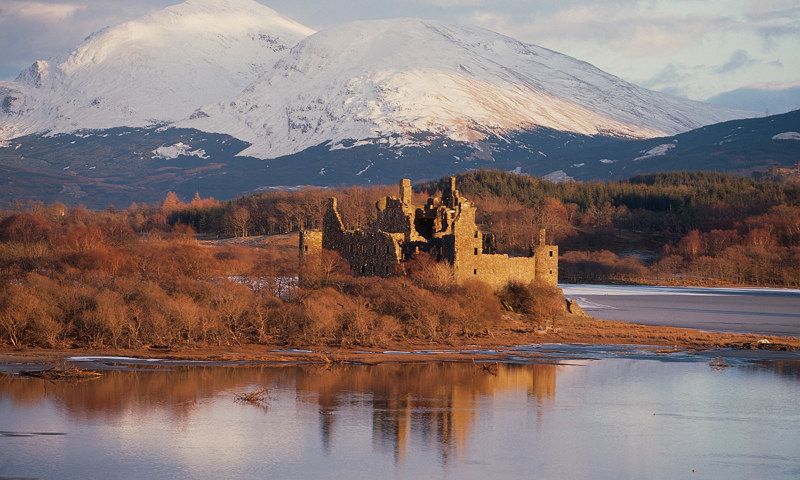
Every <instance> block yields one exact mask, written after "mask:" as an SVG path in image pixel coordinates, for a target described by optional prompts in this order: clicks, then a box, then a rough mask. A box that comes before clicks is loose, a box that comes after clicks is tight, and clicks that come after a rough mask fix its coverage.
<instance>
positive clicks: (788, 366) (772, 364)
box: [742, 360, 800, 380]
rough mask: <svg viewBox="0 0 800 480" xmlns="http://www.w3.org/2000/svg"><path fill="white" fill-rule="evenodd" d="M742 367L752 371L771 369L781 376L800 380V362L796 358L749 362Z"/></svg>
mask: <svg viewBox="0 0 800 480" xmlns="http://www.w3.org/2000/svg"><path fill="white" fill-rule="evenodd" d="M742 368H744V369H745V370H747V371H750V372H759V371H764V370H769V371H772V372H773V373H775V374H777V375H779V376H781V377H786V378H789V379H792V380H800V362H798V361H796V360H771V361H763V362H755V363H748V364H744V365H742Z"/></svg>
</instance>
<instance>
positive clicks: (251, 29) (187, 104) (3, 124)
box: [0, 0, 313, 140]
mask: <svg viewBox="0 0 800 480" xmlns="http://www.w3.org/2000/svg"><path fill="white" fill-rule="evenodd" d="M311 33H313V30H311V29H309V28H307V27H304V26H302V25H300V24H298V23H297V22H294V21H292V20H289V19H287V18H285V17H282V16H281V15H279V14H278V13H276V12H275V11H274V10H272V9H270V8H268V7H265V6H263V5H261V4H260V3H257V2H254V1H252V0H189V1H187V2H185V3H182V4H179V5H175V6H172V7H169V8H166V9H164V10H161V11H158V12H155V13H153V14H150V15H147V16H144V17H141V18H139V19H136V20H133V21H130V22H127V23H124V24H122V25H118V26H115V27H112V28H106V29H104V30H102V31H100V32H97V33H95V34H93V35H91V36H90V37H88V38H87V39H86V40H85V41H84V42H83V43H82V44H81V45H79V46H78V47H77V48H76V49H75V50H73V51H72V52H71V53H69V54H68V55H67V56H66V57H65V58H62V59H56V60H52V61H45V60H41V61H37V62H35V63H34V64H33V65H31V67H30V68H29V69H27V70H25V71H23V72H22V73H21V74H20V75H19V77H18V78H17V81H16V82H0V105H1V107H0V108H2V110H0V140H2V139H8V138H14V137H17V136H21V135H26V134H31V133H42V132H48V131H49V132H54V133H60V132H73V131H77V130H81V129H102V128H113V127H119V126H130V127H141V126H146V125H156V124H164V123H170V122H174V121H176V120H180V119H182V118H186V117H187V116H189V114H191V112H192V111H193V110H195V109H196V108H197V107H198V106H199V105H202V104H204V103H208V102H214V101H219V100H223V99H225V98H228V97H230V96H233V95H237V94H239V93H240V92H241V91H242V89H244V88H245V87H246V86H247V85H248V84H249V83H251V82H252V81H254V80H255V79H256V78H257V77H258V76H259V75H261V74H263V73H264V72H266V71H267V70H269V69H270V68H272V66H273V64H274V63H275V61H276V60H277V58H278V56H279V55H280V54H281V53H282V52H283V51H284V50H286V49H288V48H289V47H291V46H293V45H294V44H295V43H297V42H298V41H299V40H301V39H302V38H304V37H306V36H307V35H309V34H311Z"/></svg>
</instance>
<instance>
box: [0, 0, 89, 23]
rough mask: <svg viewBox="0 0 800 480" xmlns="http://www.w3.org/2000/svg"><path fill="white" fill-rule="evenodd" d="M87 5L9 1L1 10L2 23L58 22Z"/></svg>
mask: <svg viewBox="0 0 800 480" xmlns="http://www.w3.org/2000/svg"><path fill="white" fill-rule="evenodd" d="M85 9H86V6H85V5H75V4H72V3H44V2H9V3H7V4H6V5H5V6H4V7H3V9H2V10H1V11H0V23H3V22H6V21H19V20H21V21H27V22H38V23H57V22H63V21H64V20H67V19H69V18H70V17H72V16H73V15H75V13H76V12H78V11H81V10H85Z"/></svg>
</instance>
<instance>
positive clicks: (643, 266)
mask: <svg viewBox="0 0 800 480" xmlns="http://www.w3.org/2000/svg"><path fill="white" fill-rule="evenodd" d="M474 175H475V176H477V175H478V174H474ZM486 175H489V174H486ZM491 175H495V177H496V178H495V177H491ZM491 175H490V176H489V178H488V180H487V179H484V180H485V182H484V184H485V185H491V184H492V183H491V180H492V178H495V180H498V179H499V180H502V181H504V182H506V184H508V185H511V186H512V187H513V188H511V190H509V191H499V190H498V191H478V190H475V191H473V192H470V194H471V195H473V196H474V198H475V199H476V201H477V203H478V204H479V206H480V207H481V208H480V210H479V211H480V212H482V215H483V217H482V218H481V219H479V221H481V222H483V224H484V228H486V229H487V230H489V231H492V232H493V233H495V235H496V238H497V243H498V246H499V247H501V249H504V250H505V251H507V252H512V253H513V252H520V253H522V250H523V246H526V245H528V244H530V243H531V241H532V240H535V238H536V237H535V235H536V234H538V228H539V227H542V226H543V227H546V228H547V229H548V233H549V234H551V235H552V237H553V238H551V239H550V240H551V241H553V242H554V243H561V244H562V245H566V246H569V245H572V246H573V248H571V249H570V248H564V249H562V252H563V256H562V257H561V261H560V265H561V266H562V271H561V272H560V276H561V278H562V279H563V280H566V281H587V280H588V281H626V282H661V283H664V282H692V283H718V282H719V283H721V282H725V283H739V284H751V285H786V286H797V285H800V276H798V275H800V224H799V223H798V218H800V200H798V199H800V195H798V193H797V192H795V191H793V190H781V188H784V187H774V188H773V187H771V186H769V185H766V184H761V183H752V182H751V183H747V182H738V181H733V180H730V179H727V177H726V178H722V179H719V178H716V177H711V179H710V180H709V179H706V180H708V181H710V182H712V183H711V185H712V186H711V187H708V192H710V193H706V194H704V195H707V196H708V197H709V200H708V201H705V200H703V199H702V198H695V199H692V197H691V195H690V196H689V197H681V196H680V195H679V192H681V191H683V190H686V191H688V192H689V193H692V192H695V191H696V189H695V190H692V189H693V188H695V187H691V186H686V187H683V190H682V189H681V188H673V187H667V186H660V187H658V188H659V189H660V190H658V189H656V190H647V188H650V187H641V186H640V185H639V184H632V185H623V184H619V185H609V186H606V187H602V186H601V185H599V184H598V185H594V186H589V187H586V186H578V185H566V186H563V187H562V186H554V185H553V184H544V183H536V187H537V188H538V190H532V189H531V188H533V187H531V185H533V183H531V182H534V183H535V182H539V181H535V180H533V179H527V180H526V179H525V178H524V177H520V178H518V177H509V176H508V174H500V173H495V174H491ZM460 178H461V179H462V181H463V182H464V184H463V185H460V186H459V188H460V189H461V188H463V189H464V190H466V191H469V189H470V188H473V189H475V188H477V187H475V185H472V186H470V183H469V181H471V180H470V178H473V177H460ZM702 178H705V177H701V179H702ZM510 179H513V182H517V183H513V182H512V180H510ZM473 180H474V178H473ZM499 180H498V181H499ZM520 182H522V183H520ZM524 182H528V183H524ZM714 182H716V183H714ZM484 184H481V185H484ZM498 185H500V184H499V183H498ZM526 185H527V186H526ZM723 187H724V188H723ZM525 188H528V190H525ZM725 188H728V189H729V190H730V192H729V194H728V196H727V197H725V196H724V195H721V194H719V191H721V190H724V189H725ZM786 188H788V187H786ZM548 189H549V190H548ZM614 189H618V190H619V191H620V192H622V193H619V194H618V193H613V192H611V193H609V191H610V190H614ZM799 191H800V190H799ZM391 192H392V188H391V187H378V188H372V189H363V188H349V189H343V190H341V191H337V192H336V195H337V197H339V198H340V202H339V205H340V207H341V212H342V217H343V220H344V221H345V223H346V224H347V226H348V227H356V226H362V225H365V224H367V223H369V222H370V221H371V220H372V219H373V217H372V216H373V215H374V212H375V208H374V202H375V201H376V200H377V199H378V198H380V197H382V196H385V195H386V194H387V193H391ZM648 192H649V193H648ZM658 192H661V193H660V194H658V195H661V196H658V195H657V193H658ZM714 192H717V193H714ZM465 193H466V192H465ZM612 193H613V194H612ZM329 195H330V192H328V191H324V190H319V189H311V190H306V191H301V192H298V193H294V194H290V193H283V192H277V193H272V194H264V195H259V196H253V197H246V198H242V199H239V200H236V201H233V202H226V203H221V202H217V201H214V200H213V199H208V200H203V199H201V198H200V197H199V196H196V197H195V199H194V200H192V201H191V202H190V203H188V204H184V203H181V202H180V200H179V199H178V198H177V196H174V195H170V196H168V198H167V199H166V200H165V202H164V204H163V205H160V206H156V207H148V206H143V205H132V206H131V207H130V208H128V209H126V210H124V211H115V210H114V209H108V210H106V211H103V212H90V211H88V210H86V209H85V208H80V207H78V208H73V209H69V208H67V207H66V206H64V205H62V204H54V205H49V206H45V205H43V204H41V203H31V204H29V205H27V206H26V208H21V206H20V205H18V206H17V207H18V208H16V209H14V210H9V211H5V212H0V345H6V346H10V347H14V348H21V347H45V348H73V347H89V348H93V349H134V350H137V349H138V350H141V349H142V348H148V347H149V348H156V349H190V348H197V347H203V348H220V347H232V346H235V347H236V348H244V347H245V346H247V345H273V346H274V345H294V346H301V345H324V346H330V347H337V348H348V347H351V346H352V347H369V346H374V347H382V346H386V347H391V346H393V345H394V346H397V345H402V344H409V343H411V344H413V343H414V342H423V343H426V342H427V343H430V342H435V343H437V344H439V345H447V344H452V345H461V344H464V343H465V342H468V343H478V342H480V343H487V342H492V341H494V339H496V338H499V336H505V338H507V339H508V340H509V341H518V342H520V343H528V342H530V341H531V335H536V338H537V339H542V341H546V339H549V340H552V341H566V340H571V341H591V342H615V341H616V342H620V343H626V342H633V343H652V344H659V345H668V344H679V345H686V344H691V343H695V344H709V345H710V344H713V343H714V342H715V341H716V340H712V339H711V337H708V338H706V337H703V336H702V335H700V334H698V335H700V336H695V337H691V338H689V337H687V335H688V334H687V333H685V331H676V332H674V333H664V331H662V330H658V329H656V328H655V327H639V326H627V325H626V326H623V327H620V325H619V324H612V323H608V324H602V323H592V322H598V321H596V320H594V319H587V318H584V319H580V318H576V317H567V316H565V315H566V313H565V311H564V303H563V300H562V299H561V298H560V296H559V294H558V293H557V292H556V291H553V290H552V289H548V288H547V287H544V286H541V285H508V286H507V287H506V288H504V289H502V290H501V291H499V292H494V291H493V290H492V289H491V288H489V287H488V286H487V285H485V284H483V283H480V282H468V283H463V284H461V285H456V284H455V283H454V281H453V275H452V271H451V270H450V269H449V267H448V265H446V264H440V263H436V262H433V261H431V259H430V258H428V257H426V256H424V255H420V256H418V257H417V258H415V259H413V260H412V261H409V262H407V263H405V265H404V269H403V271H398V272H397V273H398V276H396V277H393V278H388V279H384V278H354V277H352V275H350V273H349V268H348V267H347V265H346V264H345V262H344V261H342V259H341V258H339V257H337V256H336V255H334V254H326V256H325V257H324V258H323V261H322V262H321V263H320V264H318V265H315V266H313V267H308V268H306V270H304V271H303V272H302V277H301V278H302V281H300V282H298V281H297V278H298V276H299V273H300V272H299V271H298V262H297V249H296V245H297V236H296V235H288V234H284V235H272V236H270V237H258V238H260V239H263V238H268V242H267V243H264V242H262V241H256V240H254V237H242V236H241V235H244V234H247V235H252V234H253V233H271V234H275V233H285V232H292V231H296V230H297V229H299V228H318V227H319V226H320V222H321V216H322V211H323V206H324V203H325V199H326V198H327V197H328V196H329ZM526 195H527V196H526ZM592 195H595V197H596V198H595V197H592ZM625 195H627V197H625V198H628V200H626V201H625V202H627V203H625V202H623V201H622V200H619V201H618V200H615V199H618V198H622V197H624V196H625ZM648 195H649V197H648ZM715 195H716V196H715ZM584 197H585V198H584ZM590 197H591V198H590ZM712 197H713V198H715V199H716V200H713V201H712V200H710V199H711V198H712ZM634 198H638V200H636V201H640V202H642V204H643V205H644V204H647V202H651V203H652V204H657V205H661V203H659V202H666V203H664V204H665V205H671V206H668V208H666V210H665V209H661V210H659V209H658V208H656V207H648V208H653V209H648V208H644V207H641V208H633V203H632V202H634V200H631V199H634ZM675 198H679V199H682V200H680V201H678V200H675ZM687 198H688V200H687ZM570 200H572V201H570ZM420 201H421V200H420ZM670 202H672V203H670ZM692 202H694V203H693V204H692ZM690 204H692V205H694V206H692V205H690ZM745 204H746V205H745ZM659 208H661V207H659ZM245 211H246V213H244V212H245ZM637 231H638V232H640V233H636V232H637ZM195 232H201V234H200V235H198V234H197V233H195ZM226 233H227V234H228V235H230V236H233V235H236V234H238V235H239V236H238V237H234V238H225V235H226ZM209 234H210V235H209ZM198 238H201V239H202V238H205V240H198ZM643 238H647V239H650V240H656V242H653V241H650V242H649V243H647V244H646V245H645V242H643V240H642V239H643ZM620 243H622V244H624V245H625V246H626V248H627V249H628V250H632V249H634V248H636V249H637V250H638V247H639V246H643V247H644V246H646V247H648V248H650V250H649V253H643V254H641V255H637V254H633V253H628V254H625V253H623V252H621V251H620V248H616V247H619V244H620ZM581 245H583V246H588V247H590V248H582V249H576V248H575V247H576V246H581ZM603 245H605V246H608V248H600V247H602V246H603ZM262 247H267V248H262ZM525 248H527V247H525ZM642 250H643V251H645V250H647V249H646V248H642ZM590 325H591V326H590ZM643 328H648V329H647V330H643ZM653 332H660V333H653ZM559 335H562V336H561V337H559ZM709 335H710V334H709ZM662 336H663V338H661V337H662ZM717 337H718V336H716V337H715V338H717ZM736 341H738V342H739V343H740V344H742V345H744V344H746V343H747V344H749V343H752V341H753V340H752V339H747V340H742V339H741V338H740V339H739V340H736ZM730 342H734V341H733V340H731V341H730ZM730 342H729V343H730ZM778 343H782V344H790V343H791V342H788V341H786V340H781V341H780V342H778Z"/></svg>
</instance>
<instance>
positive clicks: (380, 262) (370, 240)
mask: <svg viewBox="0 0 800 480" xmlns="http://www.w3.org/2000/svg"><path fill="white" fill-rule="evenodd" d="M402 241H403V235H402V234H398V233H394V234H392V233H386V232H381V231H379V230H353V231H344V232H342V233H341V235H340V236H339V237H338V239H337V240H336V242H332V243H333V244H331V247H332V248H330V250H333V251H335V252H338V253H339V255H341V256H342V258H344V259H345V260H347V262H348V263H350V268H352V270H353V274H355V275H378V276H381V277H388V276H390V275H393V274H394V273H395V271H396V267H397V266H398V265H399V264H400V244H401V243H402Z"/></svg>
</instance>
